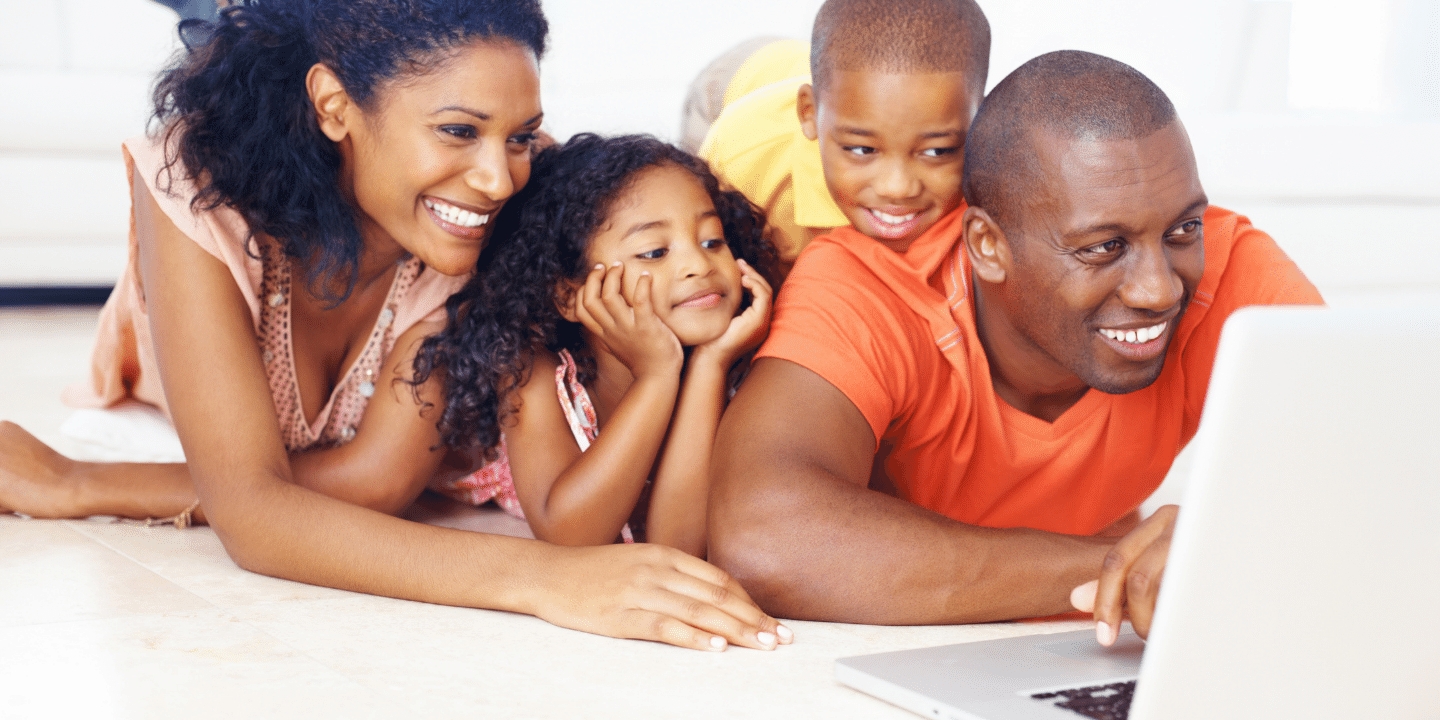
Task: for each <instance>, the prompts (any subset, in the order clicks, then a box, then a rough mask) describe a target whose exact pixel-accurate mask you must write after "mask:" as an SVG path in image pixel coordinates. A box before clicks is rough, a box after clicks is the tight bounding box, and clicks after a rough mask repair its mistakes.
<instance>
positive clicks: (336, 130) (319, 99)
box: [305, 63, 358, 142]
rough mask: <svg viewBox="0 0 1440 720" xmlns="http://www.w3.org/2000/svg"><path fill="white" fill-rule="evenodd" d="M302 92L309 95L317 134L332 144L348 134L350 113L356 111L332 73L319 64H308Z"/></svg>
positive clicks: (351, 118)
mask: <svg viewBox="0 0 1440 720" xmlns="http://www.w3.org/2000/svg"><path fill="white" fill-rule="evenodd" d="M305 91H306V92H307V93H309V95H310V104H311V105H314V106H315V120H316V121H317V122H318V123H319V124H320V132H323V133H325V137H328V138H330V140H331V141H332V142H340V141H341V140H344V139H345V137H346V136H348V135H349V134H350V123H352V122H354V118H355V113H354V112H353V111H354V110H357V109H358V108H357V107H356V105H355V102H354V101H353V100H351V99H350V93H347V92H345V86H344V85H342V84H341V83H340V78H338V77H336V76H335V71H334V70H331V69H330V68H328V67H326V66H325V65H322V64H320V63H315V64H314V65H311V66H310V72H309V73H307V74H306V75H305Z"/></svg>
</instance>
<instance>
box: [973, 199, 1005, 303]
mask: <svg viewBox="0 0 1440 720" xmlns="http://www.w3.org/2000/svg"><path fill="white" fill-rule="evenodd" d="M962 227H963V230H962V238H963V241H964V243H965V253H966V254H967V255H969V256H970V266H971V267H973V268H975V275H976V277H979V278H980V279H981V280H984V281H985V282H987V283H992V284H999V283H1003V282H1005V278H1006V277H1008V276H1009V274H1010V269H1011V256H1010V243H1009V240H1008V239H1007V238H1006V237H1005V232H1004V231H1003V230H1001V229H1000V225H999V224H997V223H996V222H995V219H994V218H992V217H990V213H987V212H985V210H984V209H983V208H977V207H974V206H973V205H972V206H970V207H967V208H965V214H964V216H963V217H962Z"/></svg>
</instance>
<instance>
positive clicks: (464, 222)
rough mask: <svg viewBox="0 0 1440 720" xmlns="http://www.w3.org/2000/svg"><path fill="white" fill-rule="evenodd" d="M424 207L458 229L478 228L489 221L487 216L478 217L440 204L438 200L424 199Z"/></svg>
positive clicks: (448, 205) (467, 211)
mask: <svg viewBox="0 0 1440 720" xmlns="http://www.w3.org/2000/svg"><path fill="white" fill-rule="evenodd" d="M425 206H426V207H428V208H430V209H431V210H434V211H435V214H436V215H439V216H440V217H441V218H442V219H443V220H445V222H448V223H450V224H452V225H459V226H460V227H467V228H473V227H480V226H481V225H484V224H485V223H487V222H489V221H490V216H489V215H479V214H476V213H473V212H470V211H469V210H465V209H462V208H458V207H455V206H454V205H450V204H447V203H443V202H440V201H439V200H430V199H426V200H425Z"/></svg>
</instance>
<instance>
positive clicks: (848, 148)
mask: <svg viewBox="0 0 1440 720" xmlns="http://www.w3.org/2000/svg"><path fill="white" fill-rule="evenodd" d="M840 149H841V150H844V151H845V152H847V153H850V154H851V155H862V156H863V155H873V154H875V148H873V147H869V146H867V145H842V146H840Z"/></svg>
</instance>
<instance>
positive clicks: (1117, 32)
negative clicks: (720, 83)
mask: <svg viewBox="0 0 1440 720" xmlns="http://www.w3.org/2000/svg"><path fill="white" fill-rule="evenodd" d="M544 1H545V8H546V13H547V15H548V17H549V18H550V22H551V27H552V35H551V50H550V53H549V54H548V56H547V57H546V59H545V61H544V63H543V66H542V72H543V86H542V87H543V94H544V103H545V109H546V115H547V118H548V119H547V127H548V128H549V129H550V130H551V132H552V133H554V134H555V135H556V136H557V137H562V138H563V137H567V136H568V135H570V134H572V133H574V132H578V131H581V130H594V131H599V132H611V133H613V132H650V133H653V134H656V135H659V136H661V137H665V138H668V139H674V138H675V137H676V135H677V134H678V126H679V114H680V104H681V100H682V99H683V97H684V94H685V90H686V87H687V86H688V84H689V82H690V80H691V79H692V78H693V77H694V76H695V74H696V73H697V72H699V70H700V69H701V68H702V67H704V65H705V64H706V63H708V62H709V61H710V59H712V58H713V57H715V56H716V55H718V54H720V53H721V52H723V51H724V50H725V49H727V48H729V47H731V46H733V45H735V44H736V43H739V42H741V41H742V40H745V39H747V38H750V37H754V36H757V35H778V36H788V37H797V38H806V37H808V36H809V29H810V23H811V20H812V18H813V17H814V13H815V10H816V9H817V8H818V7H819V5H820V2H821V0H727V1H726V2H723V3H715V2H699V1H698V0H631V1H628V2H594V0H544ZM982 4H983V5H984V6H985V8H986V12H987V14H988V16H989V17H990V21H991V27H992V30H993V33H994V45H993V48H992V50H993V52H992V63H991V83H992V84H993V83H994V82H995V81H998V80H999V79H1000V78H1001V77H1003V76H1004V75H1005V74H1006V73H1008V72H1009V71H1010V70H1012V69H1013V68H1014V67H1016V66H1018V65H1019V64H1020V63H1022V62H1024V61H1025V60H1027V59H1029V58H1030V57H1032V56H1034V55H1037V54H1039V53H1041V52H1045V51H1048V50H1054V49H1060V48H1077V49H1084V50H1091V51H1095V52H1100V53H1103V54H1107V55H1111V56H1113V57H1116V58H1118V59H1120V60H1123V61H1125V62H1128V63H1130V64H1132V65H1134V66H1135V67H1137V68H1139V69H1140V70H1141V71H1142V72H1144V73H1146V74H1147V75H1149V76H1150V77H1152V78H1153V79H1154V80H1155V81H1156V82H1157V83H1158V84H1160V86H1161V87H1162V88H1164V89H1165V90H1166V92H1168V93H1169V94H1170V96H1171V97H1172V99H1174V101H1175V103H1176V105H1177V107H1178V108H1179V110H1180V113H1181V117H1182V118H1183V119H1184V120H1185V122H1186V125H1187V127H1188V128H1189V129H1190V132H1191V136H1192V139H1193V141H1194V143H1195V146H1196V151H1197V155H1198V158H1199V162H1200V168H1201V174H1202V177H1203V178H1204V179H1205V182H1206V187H1207V189H1208V191H1209V193H1210V195H1211V197H1212V199H1213V200H1215V201H1216V202H1218V203H1221V204H1225V205H1227V206H1230V207H1234V208H1236V209H1240V210H1243V211H1245V212H1247V213H1249V214H1250V215H1251V216H1252V218H1254V219H1255V220H1256V222H1257V224H1258V225H1260V226H1261V227H1264V228H1266V229H1268V230H1270V231H1271V232H1272V234H1274V235H1275V236H1276V237H1277V239H1279V240H1280V241H1281V243H1282V245H1284V246H1285V247H1286V248H1287V250H1288V251H1289V252H1290V253H1291V254H1292V255H1293V256H1294V257H1295V258H1296V259H1297V261H1299V262H1300V263H1301V265H1302V267H1305V268H1306V269H1307V272H1309V273H1310V275H1311V277H1312V279H1314V280H1315V281H1316V283H1317V284H1318V285H1320V287H1321V289H1322V290H1324V291H1325V292H1326V293H1327V294H1329V295H1331V296H1333V297H1345V296H1348V295H1354V294H1373V293H1376V292H1392V291H1417V290H1418V291H1434V292H1440V270H1437V268H1440V170H1437V169H1436V168H1440V2H1436V0H1367V1H1366V2H1363V3H1357V2H1354V0H1293V1H1290V2H1278V1H1268V0H1267V1H1256V0H989V1H988V2H987V1H985V0H982ZM171 18H173V15H168V11H166V10H165V9H164V8H162V7H160V6H159V5H156V4H154V3H153V2H150V1H149V0H26V1H25V2H18V1H14V0H7V1H6V2H4V3H3V5H0V97H4V98H5V100H4V104H3V105H0V187H4V188H5V192H3V193H0V284H7V283H8V284H16V283H17V282H76V281H90V282H104V281H105V280H107V279H108V278H110V277H113V275H115V274H117V273H118V272H119V269H120V262H121V260H120V258H122V257H123V242H124V234H125V231H126V221H125V209H126V205H127V202H128V197H127V192H126V188H125V187H124V182H123V170H122V169H121V165H120V161H119V154H118V144H119V141H120V140H121V139H123V138H124V137H126V136H127V135H130V134H134V133H136V132H139V131H140V130H141V129H142V122H143V118H144V109H145V106H146V99H147V97H148V96H147V94H146V83H147V82H148V77H149V75H150V74H151V73H152V72H153V70H154V69H158V67H159V65H160V64H161V62H162V60H163V58H164V57H165V56H166V55H167V54H168V52H169V50H170V48H172V47H173V41H172V40H171V39H170V38H171V26H172V24H173V20H172V19H171ZM1357 240H1358V241H1359V242H1355V241H1357ZM75 268H83V273H79V272H77V271H76V270H75ZM22 271H23V272H22ZM78 275H84V276H85V277H83V278H81V277H78Z"/></svg>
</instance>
